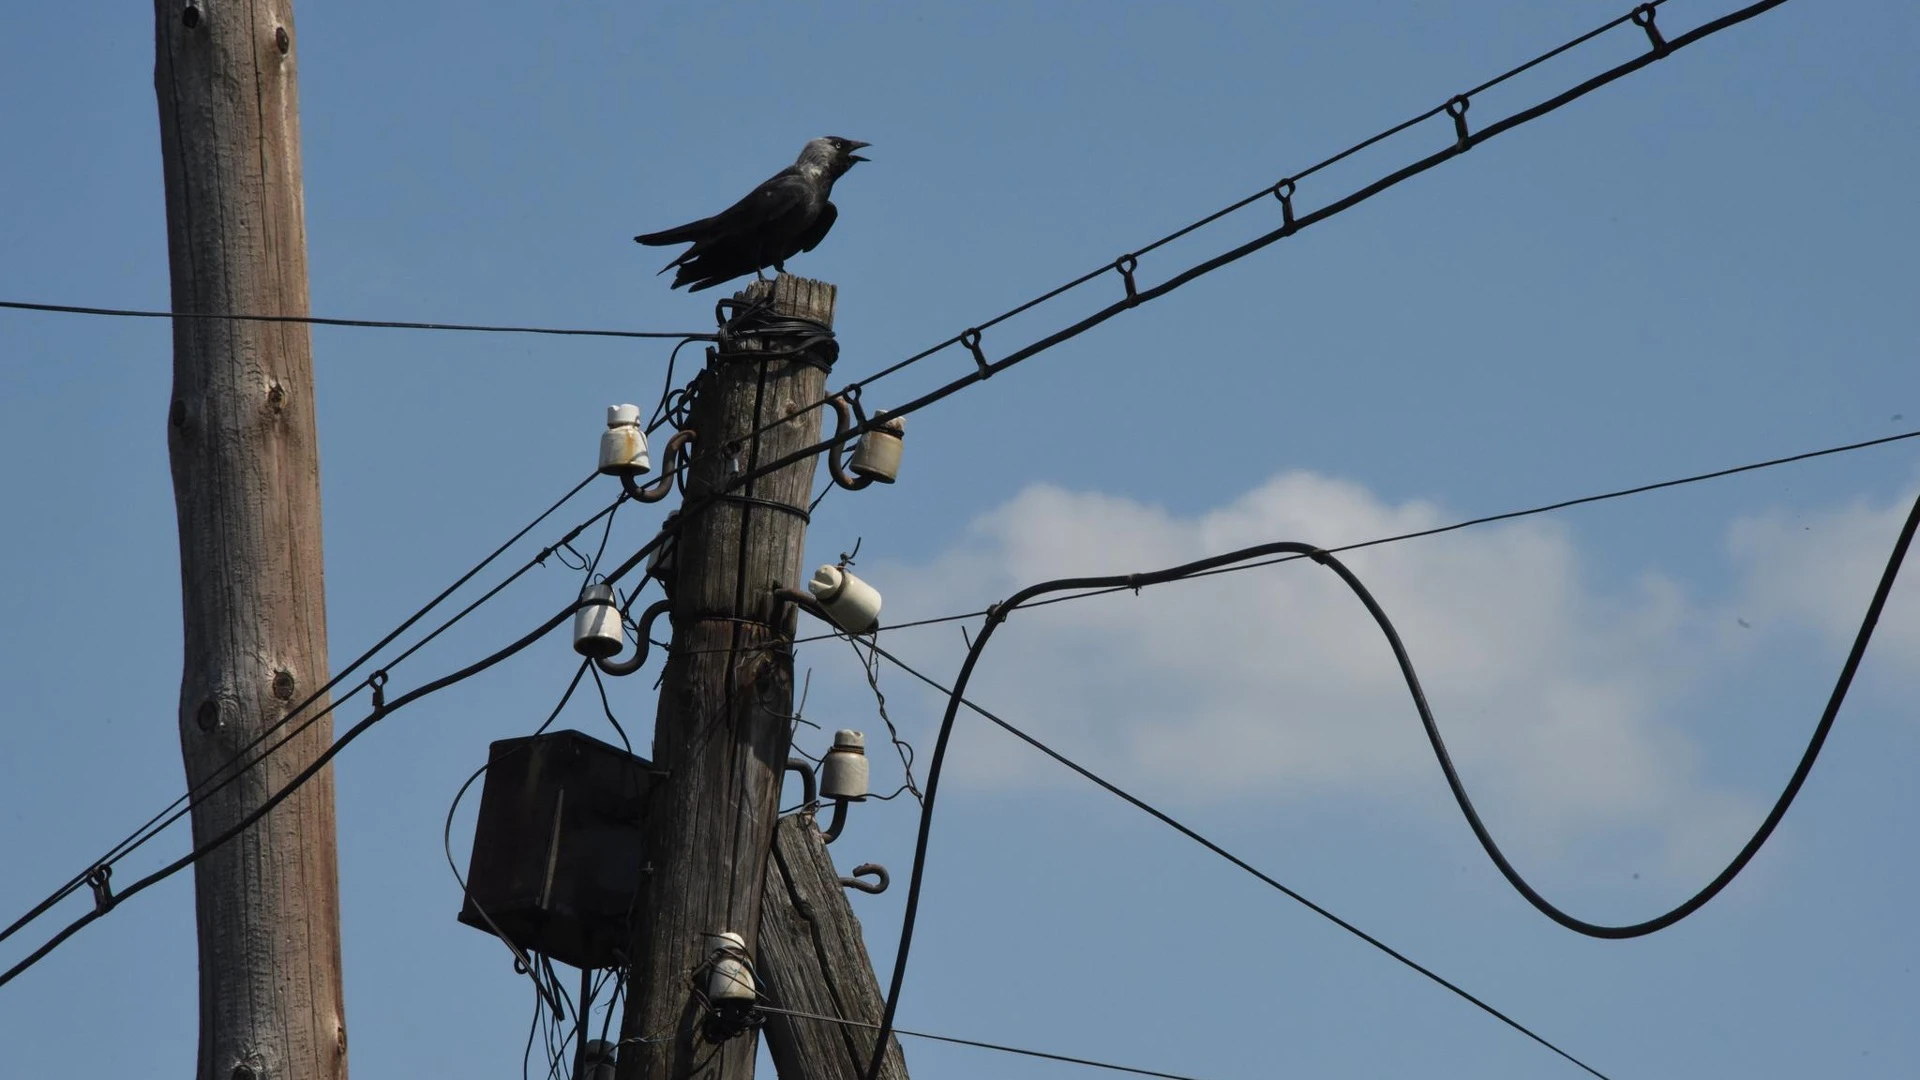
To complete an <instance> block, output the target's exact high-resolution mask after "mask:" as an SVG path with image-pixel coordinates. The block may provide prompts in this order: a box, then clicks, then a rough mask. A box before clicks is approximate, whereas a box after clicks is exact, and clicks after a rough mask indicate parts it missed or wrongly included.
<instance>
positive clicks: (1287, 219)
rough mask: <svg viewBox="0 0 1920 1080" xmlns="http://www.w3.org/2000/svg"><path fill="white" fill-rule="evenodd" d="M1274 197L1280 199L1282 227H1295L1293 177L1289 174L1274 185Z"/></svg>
mask: <svg viewBox="0 0 1920 1080" xmlns="http://www.w3.org/2000/svg"><path fill="white" fill-rule="evenodd" d="M1273 197H1274V198H1276V199H1279V200H1280V225H1281V227H1282V228H1287V229H1291V228H1293V178H1292V177H1290V176H1289V177H1287V178H1286V179H1285V180H1282V181H1280V182H1279V183H1277V184H1275V185H1273Z"/></svg>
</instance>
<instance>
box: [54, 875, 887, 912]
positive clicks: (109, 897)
mask: <svg viewBox="0 0 1920 1080" xmlns="http://www.w3.org/2000/svg"><path fill="white" fill-rule="evenodd" d="M856 872H857V871H856ZM85 880H86V883H87V887H88V888H90V889H92V890H93V910H95V911H99V912H105V911H106V910H107V909H108V908H110V907H112V906H113V905H114V903H115V902H116V901H115V899H114V895H113V867H111V866H108V865H107V864H106V863H101V864H100V865H99V866H96V867H94V868H93V869H91V870H89V871H87V874H86V879H85Z"/></svg>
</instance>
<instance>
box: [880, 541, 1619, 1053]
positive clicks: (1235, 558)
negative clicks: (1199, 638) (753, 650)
mask: <svg viewBox="0 0 1920 1080" xmlns="http://www.w3.org/2000/svg"><path fill="white" fill-rule="evenodd" d="M1279 553H1287V554H1294V555H1302V556H1306V557H1309V558H1311V559H1313V560H1314V561H1315V562H1317V563H1320V564H1321V565H1323V566H1326V567H1327V568H1329V569H1331V570H1332V571H1333V572H1334V573H1336V574H1338V575H1339V576H1340V578H1341V580H1342V581H1344V582H1345V583H1346V585H1347V586H1348V587H1349V588H1350V589H1352V590H1353V592H1354V593H1355V595H1356V596H1358V597H1359V598H1360V599H1361V600H1362V602H1364V603H1365V604H1366V606H1367V608H1368V610H1369V611H1371V612H1373V613H1374V616H1375V618H1376V619H1377V620H1378V621H1379V623H1380V627H1381V629H1382V631H1383V632H1385V633H1386V634H1387V636H1388V638H1389V640H1390V641H1393V642H1395V643H1396V644H1397V642H1398V637H1397V635H1396V634H1395V633H1394V631H1393V627H1392V623H1391V622H1389V621H1387V619H1386V614H1385V612H1383V611H1381V610H1380V608H1379V605H1378V604H1377V603H1375V602H1374V601H1373V598H1372V595H1371V594H1370V593H1369V592H1368V591H1367V588H1366V586H1365V585H1364V584H1362V583H1361V581H1360V579H1359V578H1358V577H1355V576H1354V575H1353V573H1352V571H1350V570H1348V569H1347V568H1346V566H1345V564H1343V563H1341V561H1340V560H1339V559H1338V558H1336V557H1335V556H1334V555H1332V554H1331V553H1329V552H1327V551H1325V550H1323V549H1321V548H1318V547H1315V546H1313V545H1312V544H1303V543H1299V542H1296V541H1291V540H1281V541H1276V542H1273V543H1268V544H1259V545H1256V546H1254V547H1250V548H1242V549H1240V550H1238V551H1231V552H1226V553H1224V554H1221V555H1214V556H1209V557H1207V558H1204V559H1199V560H1196V561H1194V562H1190V563H1183V564H1181V565H1179V566H1173V567H1168V568H1166V569H1164V570H1155V571H1151V572H1148V573H1142V574H1113V575H1106V576H1101V577H1072V578H1058V579H1055V580H1052V581H1043V582H1040V583H1039V584H1036V585H1030V586H1028V587H1026V588H1024V589H1021V590H1020V591H1019V592H1016V593H1014V594H1013V595H1012V596H1010V597H1008V598H1007V599H1006V601H1004V602H1003V603H1000V604H996V605H994V607H993V611H992V614H990V615H989V616H988V617H987V621H986V623H985V625H983V626H982V627H981V628H980V633H979V634H978V635H977V636H976V637H975V638H974V639H973V643H972V644H971V645H970V646H969V647H968V649H967V656H966V660H965V661H964V662H963V663H962V664H961V665H960V674H959V675H958V677H957V678H956V679H955V680H954V684H953V686H952V687H951V688H950V689H946V690H945V693H946V695H947V707H946V711H945V712H944V714H943V715H942V716H941V720H940V733H939V735H938V736H937V738H936V739H935V741H934V744H933V757H932V759H931V761H930V762H929V764H928V766H927V783H926V789H925V792H926V793H925V796H924V798H922V800H921V809H920V830H919V835H918V837H917V839H916V840H915V842H914V854H913V873H912V876H911V877H910V878H909V881H908V885H907V903H906V911H905V913H904V914H903V915H902V917H901V921H900V944H899V948H898V950H897V951H896V953H895V956H894V962H893V979H892V983H891V985H890V986H889V988H888V990H887V1004H886V1009H885V1011H884V1012H883V1013H882V1014H881V1019H880V1037H879V1039H878V1040H877V1042H876V1044H875V1047H874V1054H873V1057H872V1059H871V1061H870V1062H869V1064H868V1066H867V1071H866V1077H867V1080H874V1078H875V1077H876V1076H877V1075H878V1071H879V1067H880V1063H881V1061H882V1060H883V1057H884V1054H885V1050H886V1045H887V1043H886V1034H887V1032H888V1030H889V1029H890V1028H891V1027H892V1025H893V1018H894V1015H895V1012H896V1010H897V1009H898V1008H899V1005H900V992H901V988H902V987H903V986H904V985H905V983H906V975H907V960H908V957H909V956H910V955H911V953H912V947H913V934H914V928H915V925H916V923H917V921H918V917H919V911H920V892H921V886H922V884H923V882H924V879H925V874H926V865H927V848H928V841H929V839H930V838H931V836H932V830H933V812H934V807H935V801H936V799H937V798H938V796H939V793H940V780H941V776H942V774H943V771H944V768H943V767H944V765H945V763H946V757H947V746H948V745H949V743H950V741H951V739H952V736H953V725H954V720H955V719H956V718H957V717H958V715H959V711H960V706H961V705H962V704H966V705H967V707H968V708H970V709H972V710H973V711H974V712H976V713H979V714H980V715H982V716H987V717H988V719H990V720H992V721H993V722H994V723H996V724H998V725H1000V726H1001V727H1003V728H1005V729H1006V730H1008V731H1009V732H1011V733H1013V734H1015V735H1017V736H1018V737H1020V738H1021V739H1023V740H1025V741H1026V742H1027V743H1028V744H1030V745H1032V746H1033V747H1034V748H1036V749H1038V750H1040V751H1041V752H1043V753H1045V754H1047V755H1048V756H1049V757H1052V758H1053V759H1054V760H1056V761H1058V762H1060V763H1061V764H1063V765H1065V766H1067V767H1068V768H1070V769H1072V770H1073V771H1075V772H1077V773H1079V774H1080V775H1081V776H1083V777H1085V778H1086V779H1088V780H1091V781H1093V782H1094V783H1095V784H1098V785H1099V786H1100V787H1102V788H1104V789H1106V790H1107V791H1108V792H1110V793H1112V794H1114V795H1116V796H1118V797H1120V798H1122V799H1124V800H1126V801H1127V802H1128V803H1130V804H1132V805H1133V806H1135V807H1136V808H1138V809H1140V810H1143V811H1145V812H1147V813H1148V814H1151V815H1152V816H1153V817H1155V818H1156V819H1158V820H1159V821H1160V822H1162V823H1163V824H1165V825H1168V826H1170V827H1172V828H1173V829H1175V830H1177V831H1179V832H1180V833H1181V834H1182V835H1184V836H1186V837H1187V838H1188V839H1191V840H1193V841H1195V842H1197V843H1199V844H1201V845H1202V846H1204V847H1206V848H1207V849H1208V850H1209V851H1212V852H1213V853H1214V854H1216V855H1219V856H1221V857H1223V858H1225V859H1227V860H1228V861H1229V862H1232V863H1233V864H1234V865H1235V866H1238V867H1239V868H1241V869H1242V870H1245V871H1246V872H1248V873H1250V874H1252V875H1254V876H1255V877H1257V878H1259V879H1260V880H1261V881H1262V882H1264V883H1266V884H1267V885H1269V886H1271V887H1273V888H1274V889H1277V890H1279V891H1280V892H1281V893H1282V894H1284V895H1286V896H1287V897H1288V898H1290V899H1292V900H1294V901H1296V902H1298V903H1300V904H1302V905H1304V906H1305V907H1306V908H1307V909H1308V910H1310V911H1312V912H1313V913H1314V914H1316V915H1319V916H1320V917H1322V918H1324V919H1327V920H1328V921H1330V922H1332V923H1333V924H1334V925H1336V926H1338V927H1340V928H1341V929H1342V930H1345V931H1347V932H1348V933H1350V934H1352V935H1354V936H1355V937H1358V938H1359V939H1360V940H1362V941H1365V942H1366V943H1367V944H1369V945H1371V946H1373V947H1374V948H1376V949H1378V950H1380V951H1381V952H1384V953H1386V954H1387V955H1388V956H1391V957H1393V958H1394V959H1395V960H1398V961H1399V962H1400V963H1402V964H1404V965H1406V966H1407V967H1409V968H1411V969H1412V970H1414V971H1416V972H1419V973H1420V974H1421V975H1424V976H1426V977H1427V978H1428V979H1431V980H1432V981H1433V982H1435V983H1437V984H1439V985H1440V986H1442V987H1445V988H1446V989H1447V990H1449V991H1451V992H1452V993H1454V994H1455V995H1457V996H1459V997H1460V998H1462V999H1463V1000H1465V1001H1467V1002H1469V1003H1471V1004H1473V1005H1474V1006H1475V1007H1477V1008H1479V1009H1480V1010H1482V1011H1483V1012H1485V1013H1487V1014H1488V1015H1489V1016H1492V1017H1494V1018H1495V1019H1497V1020H1499V1021H1500V1022H1501V1023H1503V1024H1506V1025H1507V1026H1508V1027H1511V1028H1513V1029H1514V1030H1515V1031H1518V1032H1520V1033H1521V1034H1522V1035H1525V1036H1526V1037H1527V1038H1529V1039H1532V1040H1533V1041H1534V1042H1537V1043H1539V1044H1540V1045H1541V1046H1544V1047H1546V1048H1547V1049H1549V1050H1551V1051H1553V1052H1554V1053H1555V1054H1558V1055H1559V1056H1560V1057H1562V1058H1565V1059H1566V1060H1567V1061H1569V1062H1571V1063H1573V1064H1574V1065H1577V1066H1579V1067H1580V1068H1581V1069H1583V1070H1585V1071H1586V1072H1588V1073H1590V1074H1592V1075H1594V1076H1596V1077H1600V1078H1601V1080H1606V1078H1605V1074H1603V1073H1601V1072H1600V1071H1599V1070H1597V1069H1595V1068H1594V1067H1593V1066H1591V1065H1588V1064H1587V1063H1586V1062H1584V1061H1582V1060H1580V1059H1579V1058H1577V1057H1575V1056H1573V1055H1572V1054H1571V1053H1569V1052H1568V1051H1566V1050H1563V1049H1561V1048H1560V1047H1559V1046H1558V1045H1556V1044H1555V1043H1553V1042H1552V1041H1550V1040H1548V1039H1547V1038H1546V1037H1545V1036H1543V1035H1540V1034H1539V1033H1537V1032H1535V1031H1534V1030H1533V1029H1532V1028H1529V1027H1527V1026H1526V1025H1525V1024H1522V1023H1520V1022H1519V1021H1518V1020H1515V1019H1514V1018H1512V1017H1511V1016H1508V1015H1507V1014H1506V1013H1504V1012H1502V1011H1500V1010H1499V1009H1496V1008H1494V1007H1493V1006H1492V1005H1490V1004H1488V1003H1487V1002H1485V1001H1483V1000H1482V999H1480V998H1479V997H1476V996H1475V995H1473V994H1471V993H1469V992H1468V991H1466V990H1465V989H1463V988H1462V987H1460V986H1459V985H1458V984H1456V983H1453V982H1451V981H1449V980H1447V979H1446V978H1443V977H1442V976H1441V975H1439V974H1438V973H1436V972H1435V971H1433V970H1432V969H1431V968H1428V967H1425V966H1424V965H1422V964H1420V963H1418V962H1416V961H1415V960H1413V959H1412V958H1410V957H1408V956H1407V955H1406V954H1404V953H1402V952H1400V951H1399V950H1397V949H1394V948H1393V947H1392V946H1390V945H1388V944H1386V943H1385V942H1384V941H1381V940H1380V939H1379V938H1377V937H1374V936H1373V935H1371V934H1369V933H1367V932H1366V931H1364V930H1361V929H1360V928H1359V927H1357V926H1355V925H1354V924H1352V923H1350V922H1348V921H1346V920H1345V919H1342V918H1340V917H1339V916H1338V915H1335V914H1334V913H1333V912H1331V911H1329V910H1327V909H1326V908H1324V907H1321V906H1320V905H1319V904H1316V903H1314V902H1313V901H1311V900H1308V899H1307V898H1306V897H1305V896H1302V895H1301V894H1300V893H1298V892H1295V891H1294V890H1293V889H1291V888H1288V887H1287V886H1286V885H1283V884H1281V883H1280V882H1279V881H1278V880H1276V879H1274V878H1272V877H1270V876H1268V875H1267V874H1264V873H1262V872H1261V871H1259V870H1257V869H1255V868H1254V867H1253V866H1252V865H1251V864H1250V863H1248V862H1246V861H1245V860H1243V859H1241V858H1239V857H1238V856H1236V855H1233V854H1232V853H1230V852H1228V851H1227V850H1226V849H1225V848H1223V847H1221V846H1219V845H1218V844H1215V843H1214V842H1213V841H1211V840H1208V839H1207V838H1206V837H1204V836H1201V835H1200V834H1199V833H1198V832H1196V831H1194V830H1193V829H1191V828H1189V827H1187V826H1186V825H1184V824H1181V823H1180V822H1179V821H1177V820H1175V819H1174V818H1173V817H1172V816H1170V815H1168V814H1166V813H1165V812H1163V811H1161V810H1159V809H1157V808H1155V807H1153V806H1151V805H1150V804H1148V803H1147V802H1145V801H1144V800H1142V799H1139V798H1137V797H1135V796H1133V795H1131V794H1129V793H1127V792H1126V791H1123V790H1122V789H1120V788H1119V787H1118V786H1116V785H1114V784H1112V783H1110V782H1109V781H1107V780H1105V779H1104V778H1102V777H1100V776H1098V775H1096V774H1095V773H1093V772H1092V771H1091V770H1089V769H1087V768H1085V767H1084V766H1082V765H1079V764H1078V763H1076V762H1073V761H1071V760H1069V759H1068V758H1067V757H1066V756H1065V755H1063V754H1061V753H1059V752H1058V751H1056V750H1054V749H1053V748H1051V747H1049V746H1046V745H1045V744H1044V743H1041V742H1040V741H1039V740H1037V739H1035V738H1033V737H1032V736H1029V735H1027V734H1026V733H1025V732H1021V731H1018V730H1017V729H1015V728H1014V727H1013V726H1012V725H1011V724H1008V723H1007V722H1006V721H1004V720H1001V719H999V718H998V717H993V716H989V715H988V714H987V712H986V710H984V709H982V708H980V707H979V706H977V705H974V704H972V703H971V702H968V701H967V699H966V692H967V684H968V682H969V681H971V680H972V678H973V673H974V669H975V668H976V666H977V665H978V664H979V662H980V657H981V656H982V655H983V653H984V652H985V650H986V647H987V643H988V642H989V641H991V640H993V636H994V631H995V630H996V629H998V628H999V627H1000V626H1001V624H1003V623H1004V622H1005V621H1006V619H1007V617H1008V616H1009V615H1011V614H1012V613H1013V612H1015V611H1016V610H1018V609H1020V608H1021V607H1023V606H1026V605H1027V604H1028V603H1029V602H1030V601H1032V600H1034V599H1036V598H1038V597H1041V596H1044V595H1046V594H1048V593H1054V592H1067V591H1072V592H1082V591H1085V590H1087V589H1094V588H1109V587H1113V586H1123V587H1125V588H1129V589H1142V588H1147V587H1149V586H1153V585H1161V584H1165V583H1168V582H1174V581H1181V580H1184V579H1187V578H1191V577H1193V576H1195V575H1197V574H1200V573H1202V572H1204V571H1208V570H1212V569H1215V568H1218V567H1224V566H1230V565H1235V564H1240V563H1250V562H1251V561H1252V560H1254V559H1258V558H1261V557H1263V556H1267V555H1273V554H1279ZM876 649H878V646H876ZM879 651H880V654H881V655H882V656H886V657H887V658H888V659H889V660H892V661H893V662H894V663H895V664H897V665H899V666H900V667H901V668H902V669H904V670H907V671H908V672H909V673H910V674H912V675H914V676H915V677H916V678H919V679H920V680H921V681H923V682H929V683H931V682H932V680H930V679H928V677H927V676H925V675H922V674H920V673H919V672H918V671H914V670H913V669H911V668H908V667H907V666H906V665H905V664H904V663H903V662H901V661H900V660H899V659H898V658H897V657H893V656H890V655H888V654H887V653H886V652H885V650H879ZM1395 655H1396V657H1397V658H1399V659H1400V660H1401V661H1402V664H1403V668H1404V670H1405V671H1406V672H1407V674H1408V678H1409V682H1412V680H1413V676H1412V668H1411V662H1410V661H1408V660H1406V658H1405V653H1404V650H1397V651H1396V654H1395ZM933 685H936V686H937V685H938V684H937V683H936V684H933Z"/></svg>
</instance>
